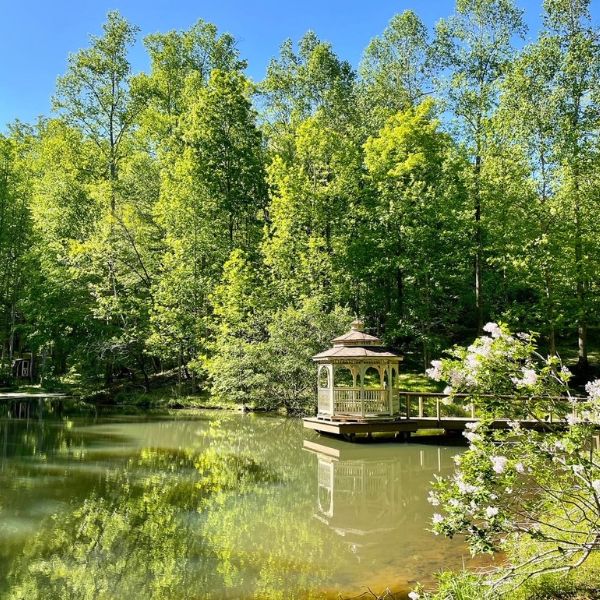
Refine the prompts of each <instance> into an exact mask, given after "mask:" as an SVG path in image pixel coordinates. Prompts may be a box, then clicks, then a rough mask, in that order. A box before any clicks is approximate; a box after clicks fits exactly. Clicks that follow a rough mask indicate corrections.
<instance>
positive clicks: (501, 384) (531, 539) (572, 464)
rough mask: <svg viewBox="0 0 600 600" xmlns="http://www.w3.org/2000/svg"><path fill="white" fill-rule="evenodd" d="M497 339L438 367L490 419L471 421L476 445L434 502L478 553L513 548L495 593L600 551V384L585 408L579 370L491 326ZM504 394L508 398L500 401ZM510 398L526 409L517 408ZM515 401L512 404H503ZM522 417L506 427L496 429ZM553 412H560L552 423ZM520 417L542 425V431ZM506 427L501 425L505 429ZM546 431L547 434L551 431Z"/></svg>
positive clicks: (493, 578) (437, 521)
mask: <svg viewBox="0 0 600 600" xmlns="http://www.w3.org/2000/svg"><path fill="white" fill-rule="evenodd" d="M485 329H486V331H487V332H488V333H489V334H491V335H490V336H484V337H481V338H479V339H478V340H477V341H475V342H474V344H472V345H471V346H469V347H468V348H465V349H461V348H459V349H455V350H454V351H453V352H452V356H451V358H449V359H447V360H442V361H436V362H434V363H432V364H433V366H432V369H430V370H429V374H430V376H432V377H433V378H434V379H436V380H443V381H447V382H448V383H449V389H448V390H447V393H448V394H449V396H450V397H452V396H453V395H454V394H456V393H458V392H464V393H467V394H468V395H469V400H471V401H472V402H475V403H476V405H477V406H478V407H479V409H480V411H481V412H482V413H483V414H484V415H485V416H486V418H484V419H482V420H481V421H478V422H473V423H468V424H467V428H466V430H465V433H464V435H465V437H466V438H467V439H468V441H469V448H468V450H467V451H466V452H464V453H463V454H461V455H459V456H457V457H455V462H456V470H455V473H454V475H453V476H452V477H449V478H438V479H437V480H436V481H435V482H434V484H433V489H432V491H431V492H430V496H429V501H430V502H431V504H432V505H434V506H435V507H439V508H438V512H436V513H435V514H434V516H433V524H432V528H433V531H434V532H435V533H436V534H442V535H446V536H448V537H453V536H454V535H457V534H462V535H464V536H465V539H466V541H467V543H468V544H469V547H470V549H471V551H472V552H473V553H474V554H475V553H482V552H494V551H498V550H505V551H508V556H509V557H510V561H509V563H508V564H506V565H505V566H504V567H502V568H500V569H498V570H496V571H494V572H493V573H492V574H490V575H489V576H488V578H487V583H488V585H489V586H490V588H492V589H494V588H497V587H498V586H506V585H508V586H513V585H519V584H520V583H522V582H523V581H524V580H526V579H528V578H531V577H534V576H537V575H540V574H543V573H549V572H559V571H569V570H571V569H573V568H575V567H577V566H579V565H581V564H582V563H583V562H584V561H585V560H586V559H587V558H588V557H589V556H590V554H591V553H592V552H594V551H596V550H599V549H600V454H599V453H598V450H597V448H596V446H595V444H594V441H595V439H594V434H595V431H596V427H597V425H599V424H600V380H597V381H593V382H590V383H589V384H588V385H587V387H586V391H587V393H588V397H587V398H586V400H585V401H581V400H578V399H576V398H574V397H573V396H572V394H571V393H570V390H569V387H568V380H569V372H568V370H567V369H565V368H564V367H563V366H562V365H561V364H560V361H559V359H558V358H556V357H543V356H542V355H541V354H540V353H539V352H537V350H536V348H535V336H533V335H531V334H519V335H517V336H513V335H511V334H510V332H509V331H508V330H507V329H506V328H505V327H504V326H501V325H496V324H494V323H489V324H488V325H486V328H485ZM496 391H497V392H498V393H499V395H500V397H493V396H490V394H494V393H495V392H496ZM509 395H513V396H514V395H518V396H519V397H521V398H524V400H525V401H524V402H519V403H515V400H514V399H511V398H510V397H509ZM503 396H506V397H503ZM511 409H512V410H513V415H514V417H513V418H514V419H515V420H514V421H511V422H509V423H508V428H506V429H496V428H494V427H493V425H494V423H493V420H494V417H495V416H497V414H498V412H499V411H502V412H510V411H511ZM547 411H553V413H554V414H556V415H560V416H561V417H562V419H561V420H558V421H557V420H554V422H553V423H551V422H550V421H549V420H547V415H546V414H545V413H546V412H547ZM517 417H518V418H519V419H527V420H530V421H538V424H539V425H540V426H542V425H543V427H539V428H538V430H536V429H530V428H529V427H525V426H523V425H522V422H521V421H520V420H517ZM496 425H497V423H496ZM542 429H543V430H542Z"/></svg>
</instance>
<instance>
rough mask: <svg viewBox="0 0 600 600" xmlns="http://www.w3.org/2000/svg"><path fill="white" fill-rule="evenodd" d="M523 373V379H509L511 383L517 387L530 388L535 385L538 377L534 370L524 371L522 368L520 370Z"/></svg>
mask: <svg viewBox="0 0 600 600" xmlns="http://www.w3.org/2000/svg"><path fill="white" fill-rule="evenodd" d="M521 372H522V373H523V377H522V378H521V379H519V378H518V377H511V378H510V379H511V381H512V382H513V383H514V384H515V385H517V386H530V385H535V384H536V383H537V380H538V375H537V373H536V372H535V369H526V368H525V367H523V368H522V369H521Z"/></svg>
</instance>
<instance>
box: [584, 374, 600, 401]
mask: <svg viewBox="0 0 600 600" xmlns="http://www.w3.org/2000/svg"><path fill="white" fill-rule="evenodd" d="M585 391H586V392H587V393H588V396H589V397H590V400H600V379H595V380H594V381H590V382H589V383H588V384H586V386H585Z"/></svg>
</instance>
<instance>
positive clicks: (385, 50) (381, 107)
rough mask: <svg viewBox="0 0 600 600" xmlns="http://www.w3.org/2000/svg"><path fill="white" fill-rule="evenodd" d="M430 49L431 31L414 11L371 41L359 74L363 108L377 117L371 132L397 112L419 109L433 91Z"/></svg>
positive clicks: (371, 124)
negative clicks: (417, 106)
mask: <svg viewBox="0 0 600 600" xmlns="http://www.w3.org/2000/svg"><path fill="white" fill-rule="evenodd" d="M428 47H429V35H428V32H427V29H426V28H425V26H424V25H423V23H422V22H421V20H420V19H419V17H418V16H417V15H416V14H415V13H414V12H413V11H412V10H407V11H404V12H403V13H402V14H398V15H395V16H394V17H392V20H391V21H390V22H389V24H388V26H387V27H386V28H385V30H384V31H383V34H382V35H381V36H379V37H375V38H373V39H372V40H371V41H370V42H369V45H368V46H367V48H366V49H365V51H364V54H363V58H362V61H361V63H360V67H359V74H360V77H361V81H360V99H361V103H362V108H363V110H365V111H366V112H367V113H368V114H372V115H373V116H372V119H371V122H370V123H369V128H370V129H371V130H373V129H379V128H380V127H382V126H383V124H384V122H385V119H386V118H387V117H389V116H390V115H392V114H393V113H396V112H398V111H401V110H406V109H408V108H410V107H413V106H416V105H417V104H419V103H420V102H421V101H422V100H423V99H424V96H425V95H426V94H427V93H429V92H430V91H431V86H432V81H431V75H432V72H431V71H432V69H431V65H430V61H429V60H428V52H427V49H428Z"/></svg>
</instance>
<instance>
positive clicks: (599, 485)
mask: <svg viewBox="0 0 600 600" xmlns="http://www.w3.org/2000/svg"><path fill="white" fill-rule="evenodd" d="M592 487H593V488H594V491H595V492H596V494H600V479H594V481H592Z"/></svg>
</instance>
